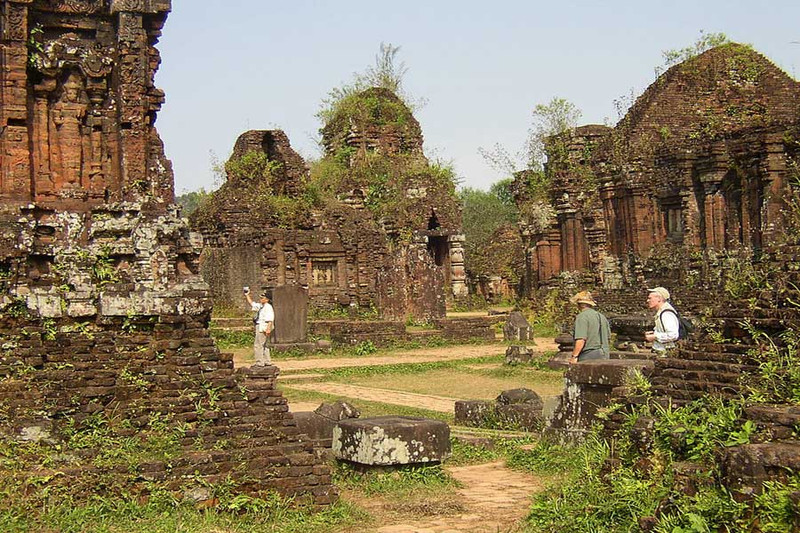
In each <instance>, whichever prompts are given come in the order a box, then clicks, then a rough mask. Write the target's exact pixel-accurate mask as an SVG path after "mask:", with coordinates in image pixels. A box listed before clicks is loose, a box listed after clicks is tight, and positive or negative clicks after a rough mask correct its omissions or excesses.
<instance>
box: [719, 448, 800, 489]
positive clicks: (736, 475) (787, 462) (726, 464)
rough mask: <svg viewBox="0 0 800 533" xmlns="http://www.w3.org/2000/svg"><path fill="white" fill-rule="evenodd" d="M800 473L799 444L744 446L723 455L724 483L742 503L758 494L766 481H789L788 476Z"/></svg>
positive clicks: (729, 450) (725, 451)
mask: <svg viewBox="0 0 800 533" xmlns="http://www.w3.org/2000/svg"><path fill="white" fill-rule="evenodd" d="M798 470H800V441H786V442H780V443H766V444H745V445H743V446H736V447H733V448H726V449H724V451H723V457H722V461H721V473H722V479H723V483H724V484H725V486H726V487H731V488H733V489H734V490H735V491H736V495H737V496H738V498H739V499H746V498H749V497H752V496H754V495H756V494H759V493H760V492H761V490H762V487H763V484H764V482H765V481H773V480H776V481H786V478H787V477H788V475H789V472H791V471H794V472H797V471H798Z"/></svg>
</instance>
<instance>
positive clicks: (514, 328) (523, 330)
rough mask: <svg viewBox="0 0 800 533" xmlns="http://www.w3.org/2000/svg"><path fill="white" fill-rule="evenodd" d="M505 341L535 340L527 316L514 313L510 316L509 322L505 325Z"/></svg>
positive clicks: (517, 312)
mask: <svg viewBox="0 0 800 533" xmlns="http://www.w3.org/2000/svg"><path fill="white" fill-rule="evenodd" d="M503 339H504V340H507V341H527V340H532V339H533V331H532V330H531V325H530V324H529V323H528V321H527V320H526V319H525V315H523V314H522V313H520V312H519V311H514V312H512V313H511V314H509V315H508V320H506V323H505V324H504V325H503Z"/></svg>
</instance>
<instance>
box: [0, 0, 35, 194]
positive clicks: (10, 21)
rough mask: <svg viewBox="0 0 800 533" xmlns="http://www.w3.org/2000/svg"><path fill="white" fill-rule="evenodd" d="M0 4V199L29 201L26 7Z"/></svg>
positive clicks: (16, 2)
mask: <svg viewBox="0 0 800 533" xmlns="http://www.w3.org/2000/svg"><path fill="white" fill-rule="evenodd" d="M31 1H32V0H5V1H3V2H2V3H0V197H2V198H7V199H14V200H19V201H29V200H30V199H31V186H30V183H31V165H30V159H31V158H30V152H29V148H28V147H29V143H30V139H29V135H28V109H27V89H26V84H27V80H28V74H27V66H28V48H27V40H28V5H29V4H30V3H31Z"/></svg>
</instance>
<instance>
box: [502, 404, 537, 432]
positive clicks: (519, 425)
mask: <svg viewBox="0 0 800 533" xmlns="http://www.w3.org/2000/svg"><path fill="white" fill-rule="evenodd" d="M494 412H495V418H496V419H497V422H498V423H499V424H500V425H501V426H503V427H512V428H516V429H520V430H524V431H539V430H540V429H542V425H543V424H544V421H543V420H542V405H541V400H540V402H539V405H535V404H529V403H516V404H510V405H503V404H500V405H497V406H495V409H494Z"/></svg>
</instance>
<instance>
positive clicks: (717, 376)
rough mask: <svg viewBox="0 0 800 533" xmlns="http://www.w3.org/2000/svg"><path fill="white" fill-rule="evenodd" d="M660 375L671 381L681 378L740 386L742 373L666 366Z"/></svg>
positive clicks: (681, 379) (690, 380)
mask: <svg viewBox="0 0 800 533" xmlns="http://www.w3.org/2000/svg"><path fill="white" fill-rule="evenodd" d="M658 375H659V376H661V377H665V378H668V379H670V381H675V380H679V381H689V382H693V381H695V382H713V383H730V384H733V385H736V386H738V384H739V378H740V377H741V375H742V374H740V373H733V372H712V371H698V370H686V369H679V368H664V369H661V370H660V371H659V373H658Z"/></svg>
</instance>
